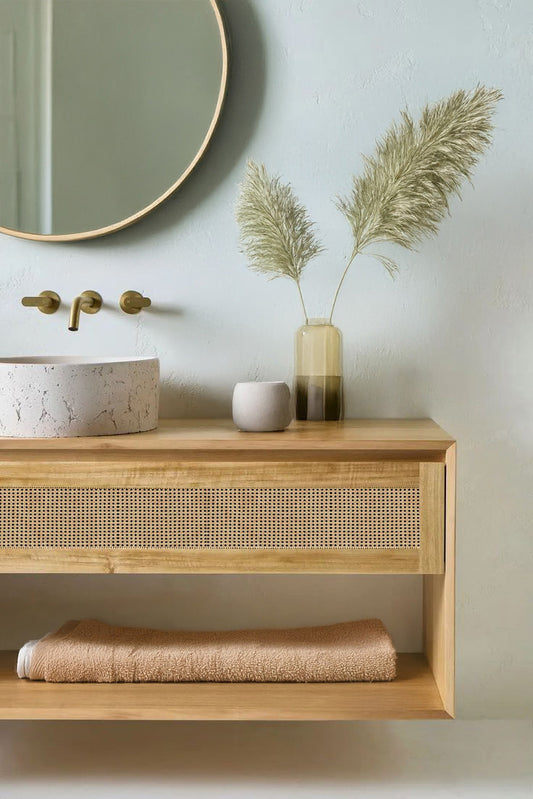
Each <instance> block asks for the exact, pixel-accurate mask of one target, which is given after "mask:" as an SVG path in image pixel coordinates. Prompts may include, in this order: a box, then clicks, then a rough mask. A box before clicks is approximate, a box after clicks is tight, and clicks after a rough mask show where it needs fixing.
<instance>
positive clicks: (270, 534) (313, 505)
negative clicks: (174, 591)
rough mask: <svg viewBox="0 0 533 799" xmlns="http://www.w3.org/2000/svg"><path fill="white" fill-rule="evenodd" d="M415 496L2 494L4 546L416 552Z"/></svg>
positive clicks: (163, 491)
mask: <svg viewBox="0 0 533 799" xmlns="http://www.w3.org/2000/svg"><path fill="white" fill-rule="evenodd" d="M419 495H420V490H419V489H418V488H213V489H210V488H2V489H0V510H1V513H0V546H2V547H9V546H13V547H43V546H44V547H67V548H75V547H82V548H105V549H108V548H110V549H117V548H118V549H120V548H126V549H137V548H138V549H161V548H164V549H167V548H177V549H198V548H200V549H331V548H333V549H337V548H338V549H419V548H420V499H419Z"/></svg>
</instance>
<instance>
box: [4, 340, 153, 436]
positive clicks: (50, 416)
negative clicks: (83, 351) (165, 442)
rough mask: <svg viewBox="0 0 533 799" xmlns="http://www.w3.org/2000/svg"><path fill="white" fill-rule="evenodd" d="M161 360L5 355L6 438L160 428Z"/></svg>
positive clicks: (91, 434)
mask: <svg viewBox="0 0 533 799" xmlns="http://www.w3.org/2000/svg"><path fill="white" fill-rule="evenodd" d="M158 410H159V359H158V358H154V357H152V356H141V357H134V358H98V357H85V356H80V357H77V356H61V355H58V356H50V357H48V356H36V357H22V358H0V436H13V437H17V438H64V437H68V436H108V435H116V434H121V433H140V432H142V431H144V430H152V429H153V428H154V427H157V419H158Z"/></svg>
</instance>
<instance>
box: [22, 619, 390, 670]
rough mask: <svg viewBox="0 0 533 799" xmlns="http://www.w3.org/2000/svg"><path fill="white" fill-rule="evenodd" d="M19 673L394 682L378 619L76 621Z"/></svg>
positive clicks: (48, 639) (37, 648) (38, 648)
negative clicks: (314, 622) (175, 623)
mask: <svg viewBox="0 0 533 799" xmlns="http://www.w3.org/2000/svg"><path fill="white" fill-rule="evenodd" d="M24 661H25V663H24V667H23V668H22V669H21V670H22V671H23V672H24V673H23V675H22V674H21V673H20V671H19V676H26V677H29V679H31V680H46V681H48V682H107V683H109V682H355V681H368V682H374V681H383V680H393V679H394V677H395V676H396V652H395V650H394V647H393V644H392V641H391V639H390V636H389V634H388V632H387V630H386V629H385V627H384V625H383V624H382V622H381V621H379V620H378V619H366V620H363V621H354V622H346V623H342V624H332V625H329V626H325V627H301V628H298V629H292V630H234V631H233V630H232V631H225V632H219V631H217V632H189V631H174V632H163V631H161V630H149V629H145V628H137V627H114V626H111V625H109V624H104V623H102V622H99V621H95V620H92V619H85V620H83V621H69V622H67V623H66V624H64V625H63V626H62V627H61V628H60V629H59V630H58V631H57V632H55V633H50V634H48V635H46V636H45V637H44V638H42V639H41V640H39V641H38V642H37V643H35V644H33V646H32V647H31V652H30V653H29V655H28V656H27V657H25V658H24Z"/></svg>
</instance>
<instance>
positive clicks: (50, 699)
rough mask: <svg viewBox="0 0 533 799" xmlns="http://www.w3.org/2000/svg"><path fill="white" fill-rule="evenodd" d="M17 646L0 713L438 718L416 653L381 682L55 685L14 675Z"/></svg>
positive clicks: (7, 661) (8, 663)
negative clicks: (390, 680) (395, 673)
mask: <svg viewBox="0 0 533 799" xmlns="http://www.w3.org/2000/svg"><path fill="white" fill-rule="evenodd" d="M15 665H16V652H2V653H0V717H1V718H4V719H81V720H99V719H102V720H103V719H115V720H128V719H129V720H134V719H139V720H140V719H145V720H171V719H174V720H180V719H187V720H201V719H203V720H254V719H255V720H264V721H268V720H285V721H290V720H294V721H297V720H301V721H319V720H322V721H323V720H332V721H333V720H357V719H443V718H450V716H449V714H448V713H447V712H446V710H445V709H444V705H443V702H442V699H441V697H440V694H439V690H438V688H437V686H436V683H435V680H434V678H433V675H432V673H431V670H430V668H429V666H428V663H427V660H426V658H425V656H424V655H422V654H401V655H399V656H398V677H397V678H396V680H394V681H393V682H384V683H172V684H169V683H163V684H162V683H135V684H132V683H119V684H94V683H82V684H58V683H45V682H30V681H28V680H20V679H19V678H18V677H17V674H16V668H15Z"/></svg>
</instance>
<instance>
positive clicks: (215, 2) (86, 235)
mask: <svg viewBox="0 0 533 799" xmlns="http://www.w3.org/2000/svg"><path fill="white" fill-rule="evenodd" d="M209 2H210V3H211V6H212V9H213V12H214V14H215V18H216V22H217V26H218V31H219V35H220V44H221V48H222V75H221V79H220V89H219V93H218V98H217V103H216V106H215V112H214V114H213V117H212V119H211V123H210V125H209V128H208V130H207V133H206V135H205V137H204V140H203V142H202V144H201V145H200V148H199V150H198V152H197V153H196V155H195V156H194V158H193V160H192V161H191V163H190V164H189V166H188V167H187V169H186V170H185V171H184V172H182V174H181V175H180V176H179V177H178V179H177V180H176V181H175V182H174V183H173V184H172V185H171V186H170V187H169V188H168V189H167V190H166V191H165V192H164V193H163V194H161V196H160V197H157V198H156V199H155V200H154V201H153V202H151V203H150V205H147V206H146V207H145V208H142V209H141V210H140V211H137V212H136V213H135V214H131V215H130V216H128V217H126V219H122V220H120V221H119V222H115V223H113V224H112V225H107V226H106V227H102V228H97V229H95V230H86V231H82V232H81V233H63V234H53V233H50V234H46V233H26V232H24V231H21V230H15V229H13V228H8V227H2V225H0V233H5V234H7V235H8V236H16V237H17V238H20V239H31V240H33V241H52V242H54V241H82V240H84V239H95V238H99V237H100V236H107V235H108V234H109V233H115V232H116V231H117V230H123V229H124V228H126V227H129V226H130V225H134V224H135V223H136V222H139V221H140V220H141V219H143V218H144V217H145V216H147V215H148V214H149V213H150V212H151V211H154V210H155V209H156V208H158V207H159V206H160V205H161V204H162V203H164V202H165V200H167V199H168V198H169V197H170V196H171V195H172V194H174V192H175V191H177V189H179V188H180V186H181V185H182V184H183V183H184V182H185V181H186V180H187V178H188V177H189V175H190V174H191V172H192V171H193V170H194V168H195V167H196V166H197V164H198V163H199V162H200V160H201V159H202V157H203V155H204V154H205V151H206V150H207V147H208V146H209V143H210V141H211V139H212V137H213V133H214V132H215V129H216V127H217V125H218V122H219V120H220V115H221V113H222V107H223V105H224V100H225V97H226V91H227V85H228V73H229V40H228V34H227V30H226V25H225V24H224V18H223V15H222V12H221V10H220V7H219V0H209Z"/></svg>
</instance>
